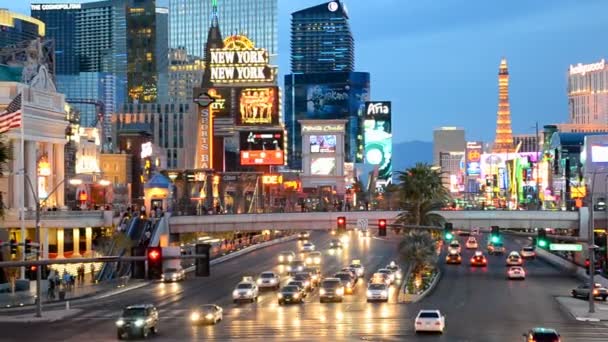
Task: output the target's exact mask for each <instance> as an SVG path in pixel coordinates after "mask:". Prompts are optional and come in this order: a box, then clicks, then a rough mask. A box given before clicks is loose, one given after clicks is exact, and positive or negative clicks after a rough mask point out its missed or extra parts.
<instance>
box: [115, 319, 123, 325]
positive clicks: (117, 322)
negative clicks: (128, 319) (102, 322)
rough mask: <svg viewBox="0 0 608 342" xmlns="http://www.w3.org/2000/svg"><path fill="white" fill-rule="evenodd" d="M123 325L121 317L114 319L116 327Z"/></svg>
mask: <svg viewBox="0 0 608 342" xmlns="http://www.w3.org/2000/svg"><path fill="white" fill-rule="evenodd" d="M123 325H125V321H124V320H122V319H119V320H118V321H116V326H117V327H122V326H123Z"/></svg>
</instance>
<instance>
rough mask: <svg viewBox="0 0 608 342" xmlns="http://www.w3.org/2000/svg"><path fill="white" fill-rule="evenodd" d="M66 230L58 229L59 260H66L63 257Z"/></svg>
mask: <svg viewBox="0 0 608 342" xmlns="http://www.w3.org/2000/svg"><path fill="white" fill-rule="evenodd" d="M63 234H64V229H63V228H57V259H63V258H65V257H64V255H63V243H64V236H63Z"/></svg>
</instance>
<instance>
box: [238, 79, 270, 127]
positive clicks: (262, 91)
mask: <svg viewBox="0 0 608 342" xmlns="http://www.w3.org/2000/svg"><path fill="white" fill-rule="evenodd" d="M237 98H238V106H239V107H238V108H239V110H238V113H237V115H236V124H237V125H239V126H274V125H278V124H279V88H278V87H258V88H240V89H237Z"/></svg>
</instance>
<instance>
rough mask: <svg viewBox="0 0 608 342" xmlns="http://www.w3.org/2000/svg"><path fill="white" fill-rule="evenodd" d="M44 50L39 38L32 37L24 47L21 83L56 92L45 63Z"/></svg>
mask: <svg viewBox="0 0 608 342" xmlns="http://www.w3.org/2000/svg"><path fill="white" fill-rule="evenodd" d="M44 55H45V54H44V51H43V46H42V42H41V41H40V39H34V40H32V41H31V42H30V44H29V46H28V47H27V48H26V60H25V63H24V66H23V72H22V74H21V80H22V82H23V83H26V84H28V85H29V86H30V87H32V88H34V89H41V90H48V91H52V92H56V91H57V89H56V87H55V83H54V82H53V78H52V76H51V73H50V72H49V69H48V67H47V65H46V63H45V57H44Z"/></svg>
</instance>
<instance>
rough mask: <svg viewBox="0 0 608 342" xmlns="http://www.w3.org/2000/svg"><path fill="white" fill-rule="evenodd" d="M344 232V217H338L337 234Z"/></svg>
mask: <svg viewBox="0 0 608 342" xmlns="http://www.w3.org/2000/svg"><path fill="white" fill-rule="evenodd" d="M345 232H346V217H344V216H339V217H338V234H342V233H345Z"/></svg>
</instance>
